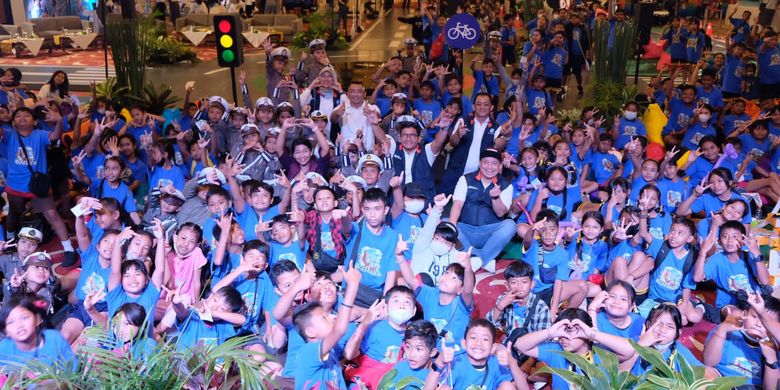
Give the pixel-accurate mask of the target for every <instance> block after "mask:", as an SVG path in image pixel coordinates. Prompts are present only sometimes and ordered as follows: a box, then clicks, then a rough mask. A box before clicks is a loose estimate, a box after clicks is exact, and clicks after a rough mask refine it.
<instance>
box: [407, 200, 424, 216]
mask: <svg viewBox="0 0 780 390" xmlns="http://www.w3.org/2000/svg"><path fill="white" fill-rule="evenodd" d="M424 208H425V201H424V200H421V199H415V200H410V201H408V202H404V210H406V212H407V213H409V214H420V212H421V211H423V209H424Z"/></svg>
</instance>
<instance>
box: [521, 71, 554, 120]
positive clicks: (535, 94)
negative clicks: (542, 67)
mask: <svg viewBox="0 0 780 390" xmlns="http://www.w3.org/2000/svg"><path fill="white" fill-rule="evenodd" d="M536 67H537V65H536V64H534V68H536ZM546 86H547V83H546V81H545V78H544V76H543V75H541V74H538V75H536V76H534V77H533V78H532V79H531V82H530V85H529V86H528V88H526V90H525V94H526V102H527V104H528V112H530V113H531V115H534V116H536V115H539V111H540V110H542V109H545V110H546V111H548V112H552V110H553V100H552V97H551V96H550V93H549V92H547V90H546V89H545V87H546Z"/></svg>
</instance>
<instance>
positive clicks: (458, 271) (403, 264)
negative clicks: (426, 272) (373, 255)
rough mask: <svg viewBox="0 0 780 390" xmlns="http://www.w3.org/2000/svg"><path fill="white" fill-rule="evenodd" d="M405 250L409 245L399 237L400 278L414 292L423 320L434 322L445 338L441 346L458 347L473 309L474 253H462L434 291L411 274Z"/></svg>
mask: <svg viewBox="0 0 780 390" xmlns="http://www.w3.org/2000/svg"><path fill="white" fill-rule="evenodd" d="M406 246H407V245H406V242H405V241H403V240H402V239H401V238H400V237H399V239H398V245H396V248H395V253H396V263H398V265H399V267H400V269H401V276H403V278H404V281H405V282H406V284H407V285H409V288H411V289H412V291H414V293H415V296H416V298H417V302H419V304H420V307H421V308H422V309H423V315H424V318H425V319H426V320H428V321H430V322H432V323H433V325H435V326H436V330H437V331H438V333H439V334H440V335H442V336H443V337H442V340H441V343H442V345H453V344H457V343H458V342H459V341H460V339H459V335H461V334H463V332H464V331H465V329H466V324H468V322H469V316H470V315H471V311H472V310H473V309H474V284H475V281H474V272H473V270H472V267H471V261H470V258H471V251H470V250H469V251H468V252H460V253H459V254H458V256H457V257H456V259H455V261H454V262H452V263H450V264H449V265H448V266H447V268H446V269H445V271H444V273H443V274H442V275H441V276H439V278H438V280H437V281H436V287H431V286H428V285H425V284H423V283H421V282H420V280H419V279H417V276H416V275H415V274H414V272H413V271H412V267H411V265H410V264H409V262H408V261H406V259H405V257H404V253H405V252H406Z"/></svg>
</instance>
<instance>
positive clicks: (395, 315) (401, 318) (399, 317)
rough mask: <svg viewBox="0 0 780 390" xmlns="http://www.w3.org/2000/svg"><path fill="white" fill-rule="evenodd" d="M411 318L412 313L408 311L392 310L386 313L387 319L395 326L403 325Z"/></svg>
mask: <svg viewBox="0 0 780 390" xmlns="http://www.w3.org/2000/svg"><path fill="white" fill-rule="evenodd" d="M412 316H414V313H412V311H411V310H408V309H392V310H390V311H389V312H388V313H387V317H388V318H390V321H393V323H394V324H396V325H403V323H405V322H406V321H409V319H410V318H412Z"/></svg>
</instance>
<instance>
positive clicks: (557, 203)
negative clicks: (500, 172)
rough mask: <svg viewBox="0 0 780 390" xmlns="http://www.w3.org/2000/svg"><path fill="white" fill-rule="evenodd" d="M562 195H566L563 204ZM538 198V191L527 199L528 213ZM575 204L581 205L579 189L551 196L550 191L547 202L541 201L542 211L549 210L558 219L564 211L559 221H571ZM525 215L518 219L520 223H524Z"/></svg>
mask: <svg viewBox="0 0 780 390" xmlns="http://www.w3.org/2000/svg"><path fill="white" fill-rule="evenodd" d="M564 193H565V194H566V203H565V204H564V202H563V200H564V199H563V198H564ZM538 196H539V190H534V192H532V193H531V196H530V197H529V198H528V211H531V209H532V208H533V206H534V204H536V198H537V197H538ZM577 203H582V193H581V192H580V189H579V187H568V188H566V189H565V190H563V191H561V193H560V194H553V193H552V191H551V192H550V196H549V197H548V198H547V202H546V203H544V201H542V209H549V210H552V211H553V212H555V214H557V215H558V216H559V217H560V216H561V215H562V213H563V211H564V210H565V211H566V215H565V216H564V217H562V218H561V221H571V215H572V213H574V211H576V210H577V209H576V208H575V206H576V205H577ZM526 219H527V218H526V217H525V215H522V216H521V217H520V220H522V222H527V221H526Z"/></svg>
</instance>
